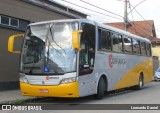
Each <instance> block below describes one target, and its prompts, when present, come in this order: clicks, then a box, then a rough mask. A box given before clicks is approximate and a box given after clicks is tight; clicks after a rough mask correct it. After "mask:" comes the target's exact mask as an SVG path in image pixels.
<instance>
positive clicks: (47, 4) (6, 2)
mask: <svg viewBox="0 0 160 113" xmlns="http://www.w3.org/2000/svg"><path fill="white" fill-rule="evenodd" d="M86 16H87V15H86V14H84V13H82V12H79V11H76V10H74V9H72V8H68V7H66V6H63V5H61V4H58V3H56V2H51V0H0V72H1V74H0V90H9V89H15V88H18V86H19V82H18V81H19V57H20V55H19V54H11V53H9V52H8V51H7V44H8V38H9V36H11V35H13V34H19V33H24V31H25V30H26V27H27V25H28V24H29V23H32V22H37V21H46V20H55V19H71V18H72V19H74V18H75V19H76V18H86ZM21 44H22V39H18V40H16V44H15V46H16V47H15V49H20V48H21Z"/></svg>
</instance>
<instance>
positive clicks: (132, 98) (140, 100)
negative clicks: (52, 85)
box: [4, 82, 160, 113]
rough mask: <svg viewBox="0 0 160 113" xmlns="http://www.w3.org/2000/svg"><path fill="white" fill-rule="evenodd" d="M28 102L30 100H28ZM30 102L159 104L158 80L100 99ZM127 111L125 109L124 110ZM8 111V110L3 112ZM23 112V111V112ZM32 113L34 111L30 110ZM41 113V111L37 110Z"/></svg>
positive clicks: (112, 112) (67, 111)
mask: <svg viewBox="0 0 160 113" xmlns="http://www.w3.org/2000/svg"><path fill="white" fill-rule="evenodd" d="M29 103H30V102H29ZM31 103H34V104H36V103H38V104H39V103H40V104H48V103H53V104H64V103H65V104H67V105H72V104H160V82H151V83H149V84H146V85H145V87H144V89H143V90H139V91H136V90H124V91H119V92H111V93H110V94H109V95H106V96H105V97H104V98H103V99H102V100H94V98H93V97H92V96H89V97H84V98H79V99H63V98H44V99H40V100H37V101H34V102H31ZM125 111H126V112H128V111H127V110H125ZM125 111H122V110H121V111H115V110H112V111H110V112H111V113H115V112H118V113H124V112H125ZM48 112H49V113H52V112H53V111H46V113H48ZM63 112H64V113H75V112H78V113H80V112H82V110H80V111H73V110H71V111H70V110H61V111H60V110H56V111H54V113H63ZM83 112H86V113H94V112H95V113H97V112H109V111H108V110H103V111H102V110H101V111H92V110H87V111H83ZM133 112H134V113H135V112H136V113H137V111H135V110H132V111H130V113H133ZM139 112H144V111H143V110H139ZM150 112H152V113H154V112H157V113H158V112H160V110H158V111H149V110H148V111H145V113H150ZM4 113H8V112H4ZM9 113H16V112H14V111H12V112H11V111H10V112H9ZM24 113H25V112H24ZM32 113H35V112H33V111H32ZM39 113H41V112H39Z"/></svg>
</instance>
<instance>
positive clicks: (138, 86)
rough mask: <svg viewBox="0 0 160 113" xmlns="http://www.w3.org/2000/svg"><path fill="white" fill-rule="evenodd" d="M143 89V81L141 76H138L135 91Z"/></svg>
mask: <svg viewBox="0 0 160 113" xmlns="http://www.w3.org/2000/svg"><path fill="white" fill-rule="evenodd" d="M143 87H144V79H143V75H140V77H139V83H138V85H137V86H136V89H137V90H141V89H143Z"/></svg>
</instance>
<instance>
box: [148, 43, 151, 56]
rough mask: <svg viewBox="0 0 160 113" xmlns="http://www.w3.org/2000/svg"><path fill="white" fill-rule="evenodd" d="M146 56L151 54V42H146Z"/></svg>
mask: <svg viewBox="0 0 160 113" xmlns="http://www.w3.org/2000/svg"><path fill="white" fill-rule="evenodd" d="M147 56H151V44H148V43H147Z"/></svg>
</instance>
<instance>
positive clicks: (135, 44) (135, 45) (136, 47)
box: [132, 38, 140, 54]
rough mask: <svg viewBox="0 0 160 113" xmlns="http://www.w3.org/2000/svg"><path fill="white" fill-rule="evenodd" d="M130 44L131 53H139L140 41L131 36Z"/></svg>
mask: <svg viewBox="0 0 160 113" xmlns="http://www.w3.org/2000/svg"><path fill="white" fill-rule="evenodd" d="M132 43H133V44H132V45H133V53H134V54H140V43H139V41H137V40H136V39H133V38H132Z"/></svg>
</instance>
